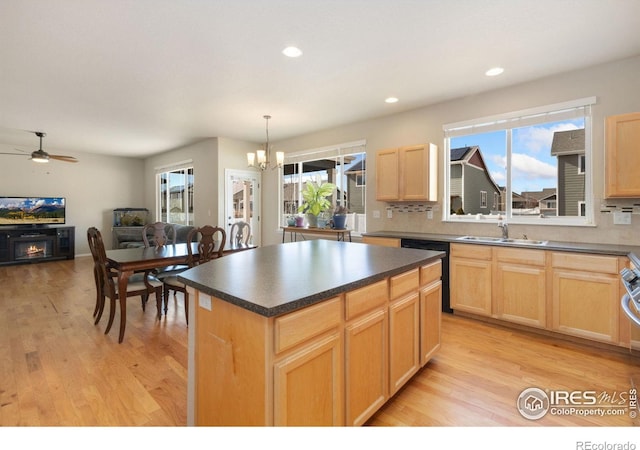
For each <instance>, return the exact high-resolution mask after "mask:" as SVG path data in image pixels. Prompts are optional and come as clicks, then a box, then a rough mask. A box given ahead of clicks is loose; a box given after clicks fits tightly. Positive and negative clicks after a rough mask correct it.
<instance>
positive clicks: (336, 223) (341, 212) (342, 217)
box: [333, 205, 349, 230]
mask: <svg viewBox="0 0 640 450" xmlns="http://www.w3.org/2000/svg"><path fill="white" fill-rule="evenodd" d="M348 213H349V210H348V209H347V207H346V206H344V205H338V206H336V208H335V209H334V210H333V228H336V229H338V230H344V229H345V228H347V214H348Z"/></svg>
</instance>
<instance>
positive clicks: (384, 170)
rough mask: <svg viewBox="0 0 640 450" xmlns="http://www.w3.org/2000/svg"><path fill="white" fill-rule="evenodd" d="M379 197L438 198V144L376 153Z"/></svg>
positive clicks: (398, 199) (408, 199)
mask: <svg viewBox="0 0 640 450" xmlns="http://www.w3.org/2000/svg"><path fill="white" fill-rule="evenodd" d="M376 199H377V200H380V201H437V200H438V147H437V146H436V145H434V144H423V145H414V146H407V147H400V148H393V149H386V150H379V151H378V152H377V153H376Z"/></svg>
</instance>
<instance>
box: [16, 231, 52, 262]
mask: <svg viewBox="0 0 640 450" xmlns="http://www.w3.org/2000/svg"><path fill="white" fill-rule="evenodd" d="M9 249H10V251H11V252H12V254H11V259H12V260H13V261H25V260H32V259H46V258H52V257H53V254H54V238H53V236H46V235H33V236H29V235H23V236H21V237H16V238H12V239H11V240H10V246H9Z"/></svg>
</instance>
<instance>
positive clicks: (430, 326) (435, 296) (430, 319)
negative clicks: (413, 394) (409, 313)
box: [420, 280, 442, 366]
mask: <svg viewBox="0 0 640 450" xmlns="http://www.w3.org/2000/svg"><path fill="white" fill-rule="evenodd" d="M441 323H442V281H440V280H438V281H435V282H432V283H431V284H429V285H427V286H426V287H424V288H422V289H421V290H420V366H424V365H425V364H426V363H427V362H429V360H430V359H431V358H432V357H433V355H435V354H436V353H437V352H438V350H440V342H441V339H440V335H441Z"/></svg>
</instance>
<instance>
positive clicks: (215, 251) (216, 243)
mask: <svg viewBox="0 0 640 450" xmlns="http://www.w3.org/2000/svg"><path fill="white" fill-rule="evenodd" d="M226 240H227V233H226V232H225V231H224V228H220V227H214V226H211V225H205V226H203V227H200V228H194V229H193V230H191V232H189V236H188V237H187V242H197V243H198V246H197V248H198V252H197V253H196V254H194V253H193V249H192V248H191V247H189V257H188V260H187V262H188V265H189V267H190V268H191V267H195V266H197V265H200V264H203V263H205V262H208V261H211V260H212V259H215V258H221V257H222V255H223V252H224V245H225V243H226ZM162 281H163V283H164V301H165V312H166V308H167V302H168V300H169V292H170V291H173V292H174V294H173V295H174V298H175V295H176V293H177V292H182V294H183V296H184V315H185V318H186V321H187V325H188V324H189V293H188V292H187V288H186V286H185V284H184V283H182V282H181V281H179V280H178V274H176V275H173V276H168V277H166V278H163V279H162Z"/></svg>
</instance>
